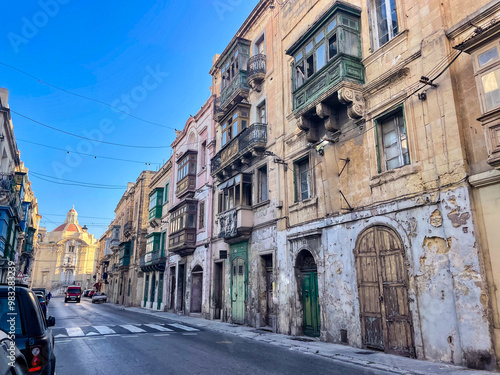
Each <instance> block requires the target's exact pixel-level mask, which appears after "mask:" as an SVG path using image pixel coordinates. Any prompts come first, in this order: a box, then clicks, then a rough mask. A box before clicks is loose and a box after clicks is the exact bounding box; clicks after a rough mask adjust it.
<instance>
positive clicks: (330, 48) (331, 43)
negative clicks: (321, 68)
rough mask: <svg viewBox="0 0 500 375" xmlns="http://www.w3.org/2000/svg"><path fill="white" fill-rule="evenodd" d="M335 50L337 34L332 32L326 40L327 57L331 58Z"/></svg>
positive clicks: (335, 52) (336, 50)
mask: <svg viewBox="0 0 500 375" xmlns="http://www.w3.org/2000/svg"><path fill="white" fill-rule="evenodd" d="M337 52H338V49H337V34H333V35H332V37H331V38H330V40H329V41H328V58H329V59H331V58H332V57H334V56H335V55H336V54H337Z"/></svg>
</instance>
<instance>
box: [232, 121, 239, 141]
mask: <svg viewBox="0 0 500 375" xmlns="http://www.w3.org/2000/svg"><path fill="white" fill-rule="evenodd" d="M237 134H238V121H235V122H234V124H233V135H232V138H234V137H236V135H237Z"/></svg>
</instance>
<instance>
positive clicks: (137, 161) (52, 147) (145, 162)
mask: <svg viewBox="0 0 500 375" xmlns="http://www.w3.org/2000/svg"><path fill="white" fill-rule="evenodd" d="M17 140H18V141H21V142H26V143H30V144H33V145H37V146H41V147H46V148H51V149H53V150H59V151H64V152H66V153H67V154H78V155H84V156H90V157H93V158H95V159H97V158H99V159H109V160H117V161H124V162H129V163H137V164H145V165H151V164H155V165H161V163H156V162H147V161H139V160H130V159H121V158H114V157H111V156H102V155H93V154H86V153H84V152H78V151H70V150H67V149H64V148H59V147H55V146H50V145H44V144H42V143H37V142H32V141H28V140H26V139H21V138H17Z"/></svg>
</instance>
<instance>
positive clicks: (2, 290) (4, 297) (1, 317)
mask: <svg viewBox="0 0 500 375" xmlns="http://www.w3.org/2000/svg"><path fill="white" fill-rule="evenodd" d="M9 293H10V294H9ZM9 297H10V300H9ZM12 297H14V298H13V299H12ZM12 313H14V314H15V315H12ZM55 322H56V320H55V318H54V317H52V316H49V317H48V319H46V318H45V316H44V313H43V311H42V307H41V306H40V303H39V302H38V298H37V296H36V295H35V293H33V291H32V290H31V289H29V288H28V287H26V286H22V285H16V286H15V293H13V287H12V286H9V285H6V284H0V329H1V330H3V331H5V332H7V333H8V334H9V335H15V340H14V341H15V344H16V346H17V347H18V348H19V350H20V351H21V353H22V354H23V355H24V357H25V359H26V362H27V364H28V371H29V373H30V374H33V375H40V374H44V375H54V372H55V367H56V357H55V354H54V336H53V335H52V330H51V329H49V328H48V327H52V326H53V325H55Z"/></svg>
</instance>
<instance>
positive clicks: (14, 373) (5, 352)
mask: <svg viewBox="0 0 500 375" xmlns="http://www.w3.org/2000/svg"><path fill="white" fill-rule="evenodd" d="M27 373H28V364H27V363H26V358H24V355H23V354H22V353H21V351H20V350H19V349H18V347H17V346H16V344H15V342H13V341H12V340H10V337H9V335H8V334H7V332H4V331H2V330H1V329H0V375H24V374H27Z"/></svg>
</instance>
